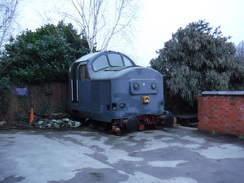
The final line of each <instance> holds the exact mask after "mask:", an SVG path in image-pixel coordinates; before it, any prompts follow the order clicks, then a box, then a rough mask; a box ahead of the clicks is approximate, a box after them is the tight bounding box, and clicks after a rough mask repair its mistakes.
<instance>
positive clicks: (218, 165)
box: [0, 127, 244, 183]
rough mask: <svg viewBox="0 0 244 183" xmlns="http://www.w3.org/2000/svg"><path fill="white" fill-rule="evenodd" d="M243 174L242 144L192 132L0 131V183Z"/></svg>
mask: <svg viewBox="0 0 244 183" xmlns="http://www.w3.org/2000/svg"><path fill="white" fill-rule="evenodd" d="M243 170H244V140H242V139H239V138H238V137H233V136H226V135H211V134H208V133H202V132H199V131H198V130H197V129H194V128H185V127H176V128H164V129H161V128H158V129H155V130H146V131H140V132H132V133H124V134H123V135H121V136H115V135H111V134H107V133H104V132H101V131H94V130H92V129H89V128H86V129H85V128H81V129H79V130H64V131H57V130H21V131H19V130H1V131H0V183H17V182H20V183H33V182H35V183H39V182H40V183H45V182H47V183H60V182H62V183H77V182H84V183H89V182H99V183H101V182H104V183H116V182H118V183H136V182H140V183H206V182H207V183H241V182H244V173H243Z"/></svg>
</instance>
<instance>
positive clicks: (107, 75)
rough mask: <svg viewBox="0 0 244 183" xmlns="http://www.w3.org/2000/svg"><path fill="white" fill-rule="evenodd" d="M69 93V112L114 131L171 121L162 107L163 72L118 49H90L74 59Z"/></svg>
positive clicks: (170, 117) (133, 129)
mask: <svg viewBox="0 0 244 183" xmlns="http://www.w3.org/2000/svg"><path fill="white" fill-rule="evenodd" d="M69 93H70V94H69V99H68V100H69V101H68V108H69V111H70V114H71V116H73V117H79V118H82V119H84V120H86V121H88V120H92V121H96V122H97V123H99V124H103V125H104V126H105V127H109V128H111V129H112V130H113V131H114V132H116V133H117V134H120V133H121V129H122V128H127V129H128V130H130V131H135V130H143V129H144V128H145V127H146V126H147V125H155V124H163V123H165V122H167V123H172V121H173V118H172V116H171V115H169V113H168V112H166V111H164V97H163V96H164V90H163V76H162V75H161V74H160V73H159V72H157V71H156V70H154V69H151V68H146V67H141V66H137V65H136V64H135V63H134V62H133V61H132V60H131V59H130V58H129V57H128V56H126V55H124V54H122V53H120V52H115V51H104V52H95V53H90V54H87V55H85V56H83V57H81V58H79V59H77V60H76V61H75V62H73V64H72V65H71V66H70V68H69ZM165 119H167V120H165Z"/></svg>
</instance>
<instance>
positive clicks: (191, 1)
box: [23, 0, 244, 66]
mask: <svg viewBox="0 0 244 183" xmlns="http://www.w3.org/2000/svg"><path fill="white" fill-rule="evenodd" d="M29 1H30V3H29V4H28V5H27V6H26V7H25V9H26V10H27V11H26V13H25V15H24V17H25V20H26V21H23V26H24V27H25V28H29V29H35V28H37V27H40V25H41V24H42V23H43V22H41V19H40V18H34V17H35V16H34V14H36V13H37V12H38V11H40V10H41V9H42V8H45V7H46V8H48V7H49V3H50V4H51V3H52V2H54V1H52V0H49V1H45V5H43V4H42V3H41V2H43V1H42V0H35V1H33V0H32V1H31V0H29ZM138 1H140V3H141V6H140V8H141V10H140V14H139V17H138V20H137V25H138V27H137V32H136V34H135V38H134V41H133V44H129V45H124V44H123V45H121V46H119V47H118V48H116V51H120V52H123V53H125V54H127V55H128V56H130V57H131V58H132V59H133V60H134V61H135V62H136V63H137V64H138V65H141V66H149V62H150V60H151V59H153V58H155V57H156V56H157V54H156V53H155V52H156V51H157V50H158V49H161V48H163V47H164V43H165V42H166V41H168V40H170V39H171V37H172V33H175V32H176V31H177V30H178V29H179V28H180V27H182V28H184V27H186V25H188V24H189V23H191V22H197V21H198V20H200V19H202V20H206V22H209V23H210V25H211V26H212V27H214V28H216V27H218V26H221V27H220V30H221V31H222V33H223V35H224V36H232V38H231V40H230V41H232V42H234V43H235V45H237V44H239V43H240V42H241V41H242V40H244V0H138ZM47 2H48V4H47ZM26 17H28V20H27V18H26Z"/></svg>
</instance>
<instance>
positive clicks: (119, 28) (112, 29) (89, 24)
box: [59, 0, 138, 52]
mask: <svg viewBox="0 0 244 183" xmlns="http://www.w3.org/2000/svg"><path fill="white" fill-rule="evenodd" d="M64 1H65V2H66V3H67V5H68V7H70V8H71V9H73V11H72V10H71V9H69V8H67V9H69V12H67V11H66V12H65V11H63V10H62V11H61V10H60V9H59V14H62V17H63V19H70V20H72V21H73V22H75V25H76V26H78V27H79V29H80V31H82V33H83V35H84V36H85V38H86V40H87V41H88V44H89V49H90V52H93V51H94V49H95V48H97V49H98V50H106V49H108V48H111V47H112V46H114V45H113V44H115V42H116V38H118V36H121V38H120V40H122V39H123V40H127V41H130V38H131V37H132V36H133V32H134V31H133V28H134V23H135V20H136V15H137V10H138V6H137V2H138V1H136V0H113V1H111V0H64Z"/></svg>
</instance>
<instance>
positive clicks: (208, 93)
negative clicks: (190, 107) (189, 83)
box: [201, 91, 244, 96]
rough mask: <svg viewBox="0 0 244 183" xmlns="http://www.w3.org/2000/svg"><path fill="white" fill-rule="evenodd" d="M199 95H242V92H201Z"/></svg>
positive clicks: (243, 93) (243, 92)
mask: <svg viewBox="0 0 244 183" xmlns="http://www.w3.org/2000/svg"><path fill="white" fill-rule="evenodd" d="M201 95H243V96H244V91H203V92H202V93H201Z"/></svg>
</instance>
